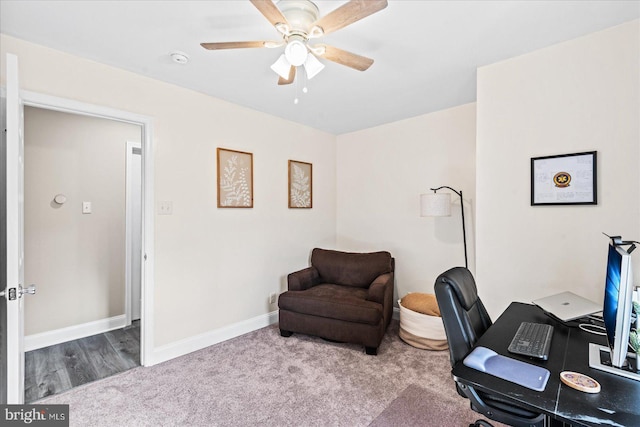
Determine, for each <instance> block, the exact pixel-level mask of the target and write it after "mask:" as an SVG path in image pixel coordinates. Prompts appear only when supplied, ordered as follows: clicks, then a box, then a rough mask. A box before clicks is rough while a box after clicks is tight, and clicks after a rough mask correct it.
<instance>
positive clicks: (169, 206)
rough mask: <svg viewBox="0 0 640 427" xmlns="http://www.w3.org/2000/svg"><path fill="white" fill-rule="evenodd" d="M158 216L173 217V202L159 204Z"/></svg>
mask: <svg viewBox="0 0 640 427" xmlns="http://www.w3.org/2000/svg"><path fill="white" fill-rule="evenodd" d="M158 215H173V202H158Z"/></svg>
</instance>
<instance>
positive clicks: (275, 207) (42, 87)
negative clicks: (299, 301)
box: [0, 35, 336, 346]
mask: <svg viewBox="0 0 640 427" xmlns="http://www.w3.org/2000/svg"><path fill="white" fill-rule="evenodd" d="M6 52H11V53H15V54H17V55H18V60H19V65H20V81H21V86H22V87H23V88H24V89H27V90H30V91H34V92H40V93H45V94H50V95H54V96H59V97H63V98H70V99H74V100H78V101H81V102H87V103H91V104H97V105H102V106H105V107H111V108H116V109H120V110H125V111H130V112H133V113H137V114H142V115H146V116H150V117H152V118H153V132H154V133H153V135H154V141H153V143H154V147H155V153H154V155H155V194H154V197H155V200H156V202H158V201H172V202H173V215H156V218H155V227H156V228H155V256H156V259H155V266H156V268H155V319H154V321H155V345H156V346H165V345H168V344H171V343H175V342H177V341H181V340H183V339H187V338H191V337H195V336H198V335H200V334H205V333H208V332H210V331H213V330H218V329H221V328H224V327H226V326H229V325H233V324H235V323H238V322H241V321H244V320H248V319H252V318H255V317H258V316H263V315H265V314H266V313H269V312H270V311H273V310H275V309H276V308H277V307H276V306H275V305H270V304H269V303H268V296H269V294H270V293H271V292H280V291H282V290H284V287H285V281H286V275H287V274H288V273H289V272H292V271H294V270H297V269H299V268H302V267H306V266H307V265H308V257H309V251H310V250H311V249H312V248H313V247H314V246H325V247H330V246H333V245H335V230H336V219H335V215H336V209H335V187H336V184H335V182H336V181H335V179H336V178H335V177H336V170H335V158H336V151H335V150H336V148H335V143H336V141H335V137H334V136H332V135H329V134H326V133H323V132H320V131H317V130H314V129H311V128H308V127H305V126H301V125H298V124H295V123H292V122H288V121H285V120H282V119H279V118H276V117H273V116H269V115H266V114H263V113H259V112H256V111H253V110H249V109H247V108H243V107H239V106H237V105H233V104H230V103H228V102H224V101H221V100H218V99H215V98H212V97H209V96H205V95H202V94H200V93H196V92H193V91H190V90H186V89H183V88H179V87H177V86H173V85H170V84H166V83H162V82H159V81H156V80H153V79H150V78H146V77H143V76H141V75H137V74H134V73H130V72H127V71H123V70H120V69H116V68H113V67H109V66H106V65H102V64H99V63H96V62H92V61H89V60H86V59H82V58H79V57H76V56H73V55H68V54H65V53H62V52H59V51H56V50H53V49H48V48H44V47H42V46H38V45H35V44H31V43H27V42H24V41H22V40H18V39H15V38H12V37H8V36H5V35H2V36H1V38H0V53H1V55H2V63H3V65H2V73H3V74H2V76H3V78H4V57H5V53H6ZM216 147H225V148H230V149H235V150H240V151H247V152H252V153H253V155H254V157H253V161H254V191H255V193H254V208H253V209H219V208H217V207H216ZM289 159H296V160H300V161H305V162H310V163H313V172H314V177H313V184H314V188H313V197H314V200H313V209H304V210H303V209H291V210H290V209H288V208H287V161H288V160H289Z"/></svg>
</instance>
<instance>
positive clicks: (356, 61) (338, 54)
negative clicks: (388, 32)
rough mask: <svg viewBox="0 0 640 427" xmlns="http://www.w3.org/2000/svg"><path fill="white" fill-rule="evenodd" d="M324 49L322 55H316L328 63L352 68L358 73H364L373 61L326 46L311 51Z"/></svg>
mask: <svg viewBox="0 0 640 427" xmlns="http://www.w3.org/2000/svg"><path fill="white" fill-rule="evenodd" d="M318 48H320V49H322V48H324V53H319V54H318V55H319V56H321V57H322V58H324V59H328V60H329V61H333V62H337V63H338V64H342V65H346V66H347V67H351V68H354V69H356V70H359V71H365V70H366V69H368V68H369V67H370V66H371V64H373V59H371V58H367V57H365V56H360V55H356V54H355V53H351V52H347V51H346V50H342V49H338V48H337V47H333V46H327V45H316V46H314V47H313V49H318Z"/></svg>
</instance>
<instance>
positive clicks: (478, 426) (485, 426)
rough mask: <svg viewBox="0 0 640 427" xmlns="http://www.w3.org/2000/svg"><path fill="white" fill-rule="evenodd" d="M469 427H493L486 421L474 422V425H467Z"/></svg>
mask: <svg viewBox="0 0 640 427" xmlns="http://www.w3.org/2000/svg"><path fill="white" fill-rule="evenodd" d="M469 427H493V424H491V423H489V422H488V421H486V420H476V422H475V423H473V424H469Z"/></svg>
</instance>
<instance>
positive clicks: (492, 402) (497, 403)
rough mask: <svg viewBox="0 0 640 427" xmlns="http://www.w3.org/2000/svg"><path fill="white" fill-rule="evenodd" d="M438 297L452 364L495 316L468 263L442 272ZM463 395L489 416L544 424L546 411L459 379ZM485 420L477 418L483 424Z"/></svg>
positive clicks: (528, 426)
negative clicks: (488, 391) (489, 311)
mask: <svg viewBox="0 0 640 427" xmlns="http://www.w3.org/2000/svg"><path fill="white" fill-rule="evenodd" d="M434 290H435V293H436V299H437V301H438V306H439V307H440V314H441V315H442V321H443V323H444V330H445V332H446V334H447V341H448V343H449V356H450V359H451V367H453V365H455V364H456V363H457V362H459V361H461V360H463V359H464V358H465V357H466V356H467V354H469V353H470V352H471V350H472V349H473V346H474V345H475V344H476V342H477V341H478V339H479V338H480V337H481V336H482V334H484V332H485V331H486V330H487V329H488V328H489V326H491V325H492V322H491V318H490V317H489V314H488V313H487V310H486V309H485V308H484V304H482V301H481V300H480V298H479V297H478V290H477V288H476V282H475V280H474V279H473V275H472V274H471V272H470V271H469V270H467V269H466V268H464V267H454V268H452V269H450V270H448V271H445V272H444V273H442V274H441V275H440V276H438V278H437V279H436V283H435V285H434ZM456 389H457V390H458V394H460V396H462V397H465V398H467V399H469V400H470V401H471V409H473V410H474V411H476V412H479V413H481V414H483V415H484V416H486V417H487V418H489V419H492V420H495V421H498V422H501V423H505V424H509V425H512V426H515V427H543V426H544V425H545V416H544V414H539V413H537V412H532V411H530V410H528V409H526V408H522V407H520V406H516V405H514V404H513V402H511V401H509V400H507V399H503V398H501V397H500V396H496V395H491V394H489V393H486V392H483V391H480V390H477V389H475V388H474V387H470V386H468V385H465V384H459V383H457V382H456ZM482 423H483V421H480V420H479V421H476V425H482Z"/></svg>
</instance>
